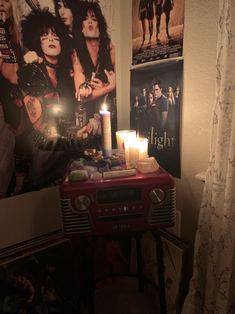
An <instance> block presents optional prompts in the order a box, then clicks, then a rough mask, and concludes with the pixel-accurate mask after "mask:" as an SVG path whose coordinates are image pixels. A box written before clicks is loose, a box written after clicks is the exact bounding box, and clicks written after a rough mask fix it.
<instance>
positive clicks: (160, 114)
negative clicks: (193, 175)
mask: <svg viewBox="0 0 235 314" xmlns="http://www.w3.org/2000/svg"><path fill="white" fill-rule="evenodd" d="M182 73H183V61H182V60H178V61H171V62H170V61H169V62H167V63H166V62H164V63H160V64H158V65H154V66H151V67H150V66H148V67H145V68H138V69H133V70H132V71H131V108H130V110H131V111H130V125H131V128H132V129H135V130H136V131H137V133H138V134H139V136H142V137H147V138H148V143H149V155H150V156H154V157H155V158H156V160H157V161H158V163H159V165H160V166H161V167H162V168H163V169H165V170H166V171H168V172H169V173H170V174H171V175H173V176H174V177H178V178H180V175H181V171H180V112H181V105H182Z"/></svg>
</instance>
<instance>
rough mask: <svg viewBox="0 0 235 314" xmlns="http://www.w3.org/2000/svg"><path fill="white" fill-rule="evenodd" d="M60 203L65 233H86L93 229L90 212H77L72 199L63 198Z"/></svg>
mask: <svg viewBox="0 0 235 314" xmlns="http://www.w3.org/2000/svg"><path fill="white" fill-rule="evenodd" d="M60 203H61V204H60V206H61V210H62V216H63V229H64V234H65V235H72V234H77V233H86V232H90V231H91V230H92V227H91V219H90V215H89V212H83V213H82V214H80V213H77V212H76V211H75V210H74V209H73V208H72V206H71V200H70V199H61V201H60Z"/></svg>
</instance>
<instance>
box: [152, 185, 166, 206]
mask: <svg viewBox="0 0 235 314" xmlns="http://www.w3.org/2000/svg"><path fill="white" fill-rule="evenodd" d="M149 197H150V200H151V201H152V202H153V203H154V204H159V203H161V202H162V201H163V200H164V198H165V192H164V191H163V190H162V189H159V188H154V189H152V190H151V191H150V192H149Z"/></svg>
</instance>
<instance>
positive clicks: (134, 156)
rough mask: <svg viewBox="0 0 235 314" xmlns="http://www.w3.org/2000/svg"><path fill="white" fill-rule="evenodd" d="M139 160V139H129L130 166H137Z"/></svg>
mask: <svg viewBox="0 0 235 314" xmlns="http://www.w3.org/2000/svg"><path fill="white" fill-rule="evenodd" d="M125 143H126V142H125ZM138 160H139V140H138V139H137V138H136V139H134V140H132V141H129V166H130V167H135V166H136V162H137V161H138Z"/></svg>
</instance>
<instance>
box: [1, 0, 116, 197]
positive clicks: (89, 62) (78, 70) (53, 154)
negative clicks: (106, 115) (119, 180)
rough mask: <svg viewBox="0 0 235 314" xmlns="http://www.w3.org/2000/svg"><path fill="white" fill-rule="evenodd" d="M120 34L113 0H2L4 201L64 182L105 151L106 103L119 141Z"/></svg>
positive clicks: (113, 130)
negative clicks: (92, 153) (90, 153)
mask: <svg viewBox="0 0 235 314" xmlns="http://www.w3.org/2000/svg"><path fill="white" fill-rule="evenodd" d="M114 30H115V26H114V13H113V7H112V1H111V0H100V1H88V0H87V1H86V0H76V1H75V0H2V1H0V198H4V197H9V196H14V195H17V194H21V193H26V192H29V191H34V190H38V189H41V188H44V187H48V186H51V185H57V184H58V183H60V182H61V180H62V179H63V178H64V175H65V171H66V169H67V165H68V163H69V162H70V161H71V160H72V159H76V158H80V157H81V156H84V150H85V149H87V148H95V149H96V150H102V134H101V117H100V113H99V111H100V110H102V105H103V104H104V103H105V104H106V105H107V110H108V111H110V112H111V126H112V138H113V141H114V140H115V131H116V128H117V115H116V76H115V47H114V43H113V34H114ZM113 147H115V143H113Z"/></svg>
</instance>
